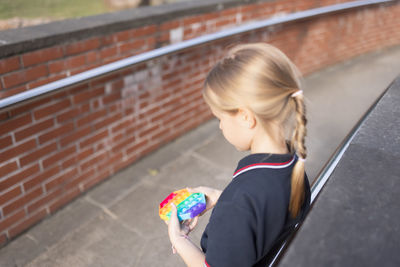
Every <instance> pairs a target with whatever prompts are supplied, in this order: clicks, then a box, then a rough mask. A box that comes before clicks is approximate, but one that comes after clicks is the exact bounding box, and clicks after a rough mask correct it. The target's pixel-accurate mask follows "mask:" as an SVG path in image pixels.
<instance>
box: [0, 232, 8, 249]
mask: <svg viewBox="0 0 400 267" xmlns="http://www.w3.org/2000/svg"><path fill="white" fill-rule="evenodd" d="M7 241H8V239H7V236H6V234H1V235H0V247H2V246H3V245H5V244H6V243H7Z"/></svg>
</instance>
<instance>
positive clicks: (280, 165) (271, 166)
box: [233, 156, 295, 178]
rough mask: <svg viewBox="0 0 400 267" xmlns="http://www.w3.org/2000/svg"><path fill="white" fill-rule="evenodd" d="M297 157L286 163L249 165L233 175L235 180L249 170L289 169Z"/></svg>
mask: <svg viewBox="0 0 400 267" xmlns="http://www.w3.org/2000/svg"><path fill="white" fill-rule="evenodd" d="M294 159H295V156H293V157H292V158H291V159H290V160H288V161H286V162H278V163H274V162H270V163H255V164H251V165H248V166H246V167H243V168H241V169H239V170H237V171H236V172H235V173H234V174H233V178H235V177H236V176H238V175H240V174H242V173H244V172H246V171H249V170H253V169H261V168H266V169H283V168H286V167H289V166H290V165H292V163H293V162H294Z"/></svg>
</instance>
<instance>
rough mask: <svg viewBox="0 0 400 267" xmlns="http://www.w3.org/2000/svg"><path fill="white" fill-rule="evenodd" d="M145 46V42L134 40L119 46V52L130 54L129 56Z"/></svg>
mask: <svg viewBox="0 0 400 267" xmlns="http://www.w3.org/2000/svg"><path fill="white" fill-rule="evenodd" d="M145 45H146V41H145V40H134V41H130V42H126V43H123V44H120V45H119V52H120V53H121V54H125V53H127V52H131V54H132V52H133V50H136V49H138V48H143V47H144V46H145Z"/></svg>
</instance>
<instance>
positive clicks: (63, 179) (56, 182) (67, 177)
mask: <svg viewBox="0 0 400 267" xmlns="http://www.w3.org/2000/svg"><path fill="white" fill-rule="evenodd" d="M77 175H78V169H76V168H74V169H71V170H69V171H67V172H64V173H63V174H61V175H60V176H57V177H56V178H54V179H53V180H51V181H49V182H48V183H46V185H45V187H46V191H52V190H54V189H55V188H59V187H62V186H64V185H65V184H66V183H67V182H68V181H71V180H73V179H74V177H75V176H77Z"/></svg>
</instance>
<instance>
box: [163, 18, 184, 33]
mask: <svg viewBox="0 0 400 267" xmlns="http://www.w3.org/2000/svg"><path fill="white" fill-rule="evenodd" d="M179 25H180V21H179V20H173V21H168V22H165V23H163V24H161V26H160V30H161V31H166V30H171V29H174V28H178V27H179Z"/></svg>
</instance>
